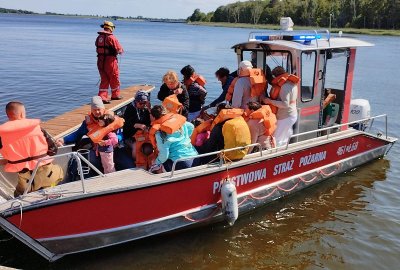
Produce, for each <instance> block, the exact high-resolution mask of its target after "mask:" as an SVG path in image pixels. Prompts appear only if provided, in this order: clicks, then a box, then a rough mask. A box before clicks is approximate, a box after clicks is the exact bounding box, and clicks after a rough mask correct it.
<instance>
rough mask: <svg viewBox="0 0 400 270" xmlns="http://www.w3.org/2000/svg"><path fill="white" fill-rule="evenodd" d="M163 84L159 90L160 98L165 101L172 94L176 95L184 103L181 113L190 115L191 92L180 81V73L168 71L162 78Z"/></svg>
mask: <svg viewBox="0 0 400 270" xmlns="http://www.w3.org/2000/svg"><path fill="white" fill-rule="evenodd" d="M162 81H163V84H162V85H161V87H160V91H159V92H158V95H157V97H158V99H159V100H161V101H164V99H165V98H166V97H168V96H171V95H176V96H177V98H178V101H179V102H180V103H181V104H182V105H183V108H182V112H181V114H182V115H183V116H185V117H187V116H188V112H189V93H188V91H187V89H186V87H185V86H184V85H183V84H182V83H180V82H179V78H178V74H176V72H175V71H172V70H170V71H168V72H167V73H165V75H164V76H163V78H162Z"/></svg>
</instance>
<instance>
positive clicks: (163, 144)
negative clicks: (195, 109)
mask: <svg viewBox="0 0 400 270" xmlns="http://www.w3.org/2000/svg"><path fill="white" fill-rule="evenodd" d="M150 113H151V116H152V117H153V119H154V120H157V119H160V118H161V117H163V116H164V115H166V114H167V113H168V112H167V110H166V109H165V108H164V107H163V106H162V105H155V106H154V107H153V108H152V109H151V111H150ZM193 130H194V126H193V124H192V123H189V122H185V123H184V124H183V125H182V126H181V128H180V129H179V130H178V131H176V132H174V133H172V134H167V133H165V132H163V131H157V132H156V133H155V139H156V143H157V149H158V156H157V158H156V160H155V161H154V165H153V166H152V168H150V171H151V172H157V171H159V170H160V168H161V165H163V166H164V169H165V170H166V171H168V172H169V171H171V170H172V166H173V163H174V161H176V160H178V159H180V158H190V157H195V156H196V155H198V153H197V151H196V149H195V148H194V147H193V145H192V143H191V140H190V136H191V135H192V133H193ZM197 163H198V162H197V159H195V158H193V159H187V160H184V161H180V162H178V163H177V164H176V167H175V169H176V170H180V169H186V168H191V167H194V166H196V165H197Z"/></svg>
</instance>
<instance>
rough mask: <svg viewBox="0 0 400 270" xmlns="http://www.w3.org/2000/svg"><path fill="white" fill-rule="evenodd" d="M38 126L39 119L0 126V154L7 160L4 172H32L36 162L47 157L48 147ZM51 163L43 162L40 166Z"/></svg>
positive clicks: (9, 122)
mask: <svg viewBox="0 0 400 270" xmlns="http://www.w3.org/2000/svg"><path fill="white" fill-rule="evenodd" d="M39 124H40V120H39V119H21V120H13V121H8V122H6V123H4V124H2V125H1V126H0V137H1V141H2V145H3V147H2V148H1V149H0V153H1V154H2V156H3V157H4V158H5V159H7V160H8V162H7V164H6V165H5V167H4V171H6V172H20V171H21V170H23V169H29V170H34V169H35V167H36V164H37V162H38V161H37V160H38V159H40V158H43V157H46V156H47V150H48V145H47V142H46V138H45V137H44V135H43V132H42V130H41V129H40V125H39ZM51 161H52V160H44V161H42V162H41V165H45V164H48V163H50V162H51Z"/></svg>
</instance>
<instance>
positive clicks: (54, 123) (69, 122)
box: [41, 85, 154, 139]
mask: <svg viewBox="0 0 400 270" xmlns="http://www.w3.org/2000/svg"><path fill="white" fill-rule="evenodd" d="M153 89H154V86H153V85H132V86H130V87H128V88H125V89H122V90H121V95H122V96H123V99H121V100H113V101H111V104H105V106H106V109H107V110H111V111H116V110H118V109H120V108H122V107H124V106H126V105H127V104H129V103H130V102H132V100H133V98H134V96H135V93H136V92H137V91H139V90H144V91H148V92H150V91H152V90H153ZM89 111H90V104H85V105H83V106H81V107H79V108H77V109H75V110H72V111H69V112H66V113H64V114H62V115H59V116H57V117H55V118H53V119H50V120H48V121H46V122H43V123H42V124H41V126H42V128H43V129H45V130H46V131H47V132H48V133H50V135H52V136H53V137H54V138H56V139H57V138H61V137H63V136H65V135H67V134H68V133H71V132H72V131H74V130H76V129H77V128H78V127H79V126H80V124H81V123H82V121H83V119H84V117H83V116H84V115H86V114H87V113H88V112H89Z"/></svg>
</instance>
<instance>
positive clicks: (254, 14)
mask: <svg viewBox="0 0 400 270" xmlns="http://www.w3.org/2000/svg"><path fill="white" fill-rule="evenodd" d="M281 17H292V19H293V21H294V23H295V24H296V25H301V26H318V27H329V25H330V23H331V26H332V27H355V28H372V29H400V0H301V1H298V0H252V1H246V2H239V1H238V2H236V3H233V4H229V5H225V6H220V7H219V8H217V9H216V10H215V11H213V12H209V13H207V14H206V13H203V12H201V11H200V9H196V10H195V11H194V12H193V14H192V16H190V17H189V18H188V21H192V22H196V21H203V22H229V23H251V24H279V20H280V18H281Z"/></svg>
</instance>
